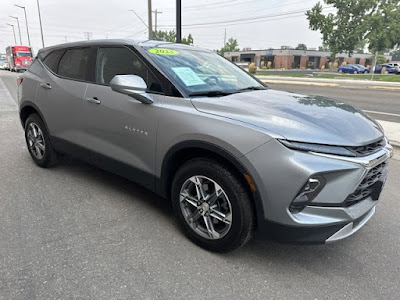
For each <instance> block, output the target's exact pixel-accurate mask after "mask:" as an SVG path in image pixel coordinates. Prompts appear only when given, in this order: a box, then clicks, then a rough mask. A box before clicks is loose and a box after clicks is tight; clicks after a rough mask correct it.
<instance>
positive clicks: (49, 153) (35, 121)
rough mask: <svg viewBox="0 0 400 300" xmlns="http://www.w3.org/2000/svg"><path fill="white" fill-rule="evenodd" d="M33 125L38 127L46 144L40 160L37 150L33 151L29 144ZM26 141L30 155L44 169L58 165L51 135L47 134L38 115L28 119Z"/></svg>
mask: <svg viewBox="0 0 400 300" xmlns="http://www.w3.org/2000/svg"><path fill="white" fill-rule="evenodd" d="M31 125H36V126H37V127H38V128H39V129H40V131H41V135H42V137H43V139H42V140H43V142H44V146H45V147H44V151H43V152H44V154H43V157H41V158H38V157H37V156H36V155H35V150H34V149H32V147H31V146H30V142H29V137H28V135H29V133H28V132H29V128H30V126H31ZM25 141H26V145H27V147H28V151H29V154H30V155H31V157H32V159H33V161H34V162H35V163H36V164H37V165H38V166H39V167H42V168H49V167H52V166H54V165H55V164H56V163H57V153H56V152H55V151H54V149H53V147H52V146H51V142H50V138H49V134H48V132H47V129H46V126H45V125H44V122H43V120H42V119H41V118H40V116H39V115H38V114H35V113H34V114H31V115H30V116H29V117H28V119H27V120H26V122H25Z"/></svg>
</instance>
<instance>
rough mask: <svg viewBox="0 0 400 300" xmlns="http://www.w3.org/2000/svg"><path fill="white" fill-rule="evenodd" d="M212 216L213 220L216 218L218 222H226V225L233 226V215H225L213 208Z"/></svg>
mask: <svg viewBox="0 0 400 300" xmlns="http://www.w3.org/2000/svg"><path fill="white" fill-rule="evenodd" d="M210 216H211V217H213V218H216V219H217V220H219V221H221V222H224V223H226V224H231V222H232V214H231V213H228V214H224V213H222V212H220V211H218V210H216V209H215V208H212V207H211V212H210Z"/></svg>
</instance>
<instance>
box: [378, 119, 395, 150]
mask: <svg viewBox="0 0 400 300" xmlns="http://www.w3.org/2000/svg"><path fill="white" fill-rule="evenodd" d="M377 121H378V123H379V124H381V125H382V127H383V130H384V131H385V135H386V137H387V138H388V139H389V141H390V144H391V145H392V146H395V147H397V148H400V123H395V122H388V121H381V120H377Z"/></svg>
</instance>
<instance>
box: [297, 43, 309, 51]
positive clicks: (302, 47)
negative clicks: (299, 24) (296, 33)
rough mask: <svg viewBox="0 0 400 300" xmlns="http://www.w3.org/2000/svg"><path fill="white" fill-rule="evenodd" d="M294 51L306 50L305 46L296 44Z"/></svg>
mask: <svg viewBox="0 0 400 300" xmlns="http://www.w3.org/2000/svg"><path fill="white" fill-rule="evenodd" d="M295 49H296V50H307V46H306V44H298V45H297V47H296V48H295Z"/></svg>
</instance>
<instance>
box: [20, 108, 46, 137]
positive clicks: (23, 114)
mask: <svg viewBox="0 0 400 300" xmlns="http://www.w3.org/2000/svg"><path fill="white" fill-rule="evenodd" d="M33 113H36V114H38V115H39V116H40V118H41V119H42V121H43V123H44V126H46V130H47V132H49V133H50V131H49V128H48V127H47V123H46V120H45V119H44V117H43V114H42V112H41V111H40V109H39V108H38V107H37V105H36V104H34V103H33V102H30V101H25V102H24V103H23V104H22V105H21V107H20V110H19V118H20V121H21V125H22V128H24V129H25V123H26V120H27V119H28V118H29V116H30V115H31V114H33Z"/></svg>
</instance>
